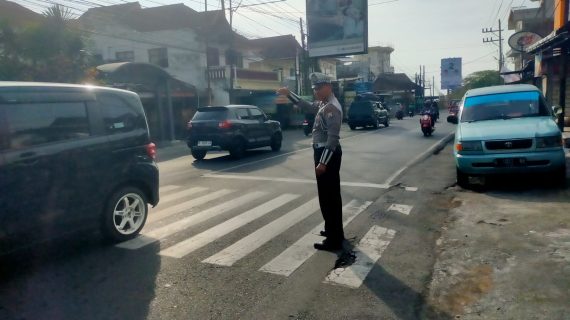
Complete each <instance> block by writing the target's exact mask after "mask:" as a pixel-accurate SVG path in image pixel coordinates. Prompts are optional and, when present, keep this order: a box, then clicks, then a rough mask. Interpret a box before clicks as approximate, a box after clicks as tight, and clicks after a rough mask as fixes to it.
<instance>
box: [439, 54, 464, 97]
mask: <svg viewBox="0 0 570 320" xmlns="http://www.w3.org/2000/svg"><path fill="white" fill-rule="evenodd" d="M462 82H463V76H462V74H461V58H446V59H441V89H443V90H446V89H451V90H453V89H456V88H458V87H461V83H462Z"/></svg>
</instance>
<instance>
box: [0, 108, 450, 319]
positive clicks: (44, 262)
mask: <svg viewBox="0 0 570 320" xmlns="http://www.w3.org/2000/svg"><path fill="white" fill-rule="evenodd" d="M453 129H454V128H453V126H452V125H449V124H447V123H438V128H437V130H436V132H435V134H434V135H433V136H432V137H428V138H425V137H423V135H422V134H421V132H420V130H419V123H418V117H417V116H416V117H414V118H412V119H409V118H405V119H404V120H402V121H397V120H395V119H392V122H391V126H390V127H388V128H380V129H378V130H362V129H360V130H356V131H350V130H348V128H343V132H342V134H341V137H342V141H341V145H342V148H343V163H342V168H341V181H342V196H343V204H344V205H345V208H344V212H345V213H344V217H345V220H347V221H346V227H345V233H346V237H347V238H348V239H349V241H348V242H347V244H346V248H345V251H344V252H339V253H330V252H316V251H315V250H313V249H312V243H313V242H314V241H315V240H320V239H321V238H320V237H319V236H318V235H317V231H318V230H319V229H320V226H319V224H320V223H322V217H321V215H320V212H319V210H318V203H317V202H316V201H315V197H316V184H315V182H314V171H313V170H314V168H313V164H312V156H313V155H312V149H311V148H310V142H311V140H310V138H307V137H304V136H303V135H302V132H301V130H295V131H286V132H285V133H284V142H283V148H282V150H281V151H280V152H272V151H270V150H263V149H260V150H254V151H249V152H248V153H247V156H246V157H245V158H244V159H241V160H239V161H234V160H231V159H230V158H229V156H228V154H227V153H223V152H219V153H212V154H208V155H207V157H206V159H205V160H203V161H200V162H197V161H194V160H193V158H192V157H191V156H190V155H189V152H188V150H187V148H186V147H185V146H183V145H181V146H178V147H177V146H173V147H169V148H167V149H164V150H161V151H159V157H160V159H162V160H161V161H160V163H159V167H160V172H161V203H160V204H159V205H158V206H157V208H153V209H151V212H150V216H149V221H148V222H147V225H146V227H145V228H144V229H143V232H142V234H143V235H142V236H141V237H139V238H137V239H135V240H132V241H129V242H126V243H123V244H120V245H118V246H103V245H101V244H100V242H99V241H98V240H97V239H96V237H93V236H91V235H83V236H82V237H79V239H73V240H71V241H69V240H66V241H64V242H61V241H60V242H54V243H50V244H47V245H42V246H38V247H36V248H32V249H31V250H29V251H26V252H25V253H21V254H19V255H17V256H16V257H11V258H10V259H9V260H8V261H4V262H2V267H1V268H0V271H1V274H0V319H238V318H240V319H380V318H381V319H390V318H394V319H416V318H418V317H420V314H421V312H422V307H423V298H422V297H423V293H424V291H425V288H426V284H427V283H428V282H429V280H430V278H431V271H432V266H433V259H434V256H433V248H434V245H435V239H436V238H437V232H438V230H439V227H440V225H441V223H442V221H443V218H444V216H445V213H446V212H447V211H446V210H447V209H448V208H447V203H445V201H443V202H442V200H441V199H442V197H438V199H439V200H438V202H440V203H434V202H433V196H434V194H441V193H442V191H443V190H445V188H446V187H447V186H449V185H450V184H452V183H453V178H454V177H453V175H452V174H453V172H448V171H449V170H441V169H439V167H438V165H437V164H438V162H437V161H438V156H441V153H440V155H433V153H434V151H435V153H437V152H438V151H440V150H439V149H441V148H436V146H437V145H438V144H441V142H442V141H443V140H444V139H445V138H446V137H449V133H450V132H452V130H453ZM441 145H442V146H443V144H441ZM444 152H447V153H446V154H447V156H448V153H449V152H450V150H449V148H445V149H443V151H442V153H444ZM335 265H336V267H338V268H335Z"/></svg>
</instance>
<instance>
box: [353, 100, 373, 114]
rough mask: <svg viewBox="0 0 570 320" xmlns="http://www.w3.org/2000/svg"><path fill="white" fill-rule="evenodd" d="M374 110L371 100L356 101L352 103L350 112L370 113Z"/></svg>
mask: <svg viewBox="0 0 570 320" xmlns="http://www.w3.org/2000/svg"><path fill="white" fill-rule="evenodd" d="M371 112H372V103H370V102H355V103H353V104H351V105H350V110H349V113H350V114H368V113H371Z"/></svg>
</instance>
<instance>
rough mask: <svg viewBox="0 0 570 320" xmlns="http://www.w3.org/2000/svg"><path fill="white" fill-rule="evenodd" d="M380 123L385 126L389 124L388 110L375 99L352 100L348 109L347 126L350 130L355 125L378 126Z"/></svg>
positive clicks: (354, 127)
mask: <svg viewBox="0 0 570 320" xmlns="http://www.w3.org/2000/svg"><path fill="white" fill-rule="evenodd" d="M380 124H383V125H384V126H385V127H388V126H389V125H390V116H389V115H388V110H386V108H384V107H383V106H382V104H381V103H380V102H376V101H362V100H360V101H354V102H353V103H352V104H351V105H350V109H348V126H349V127H350V129H351V130H354V129H356V127H366V126H373V127H374V128H378V127H379V126H380Z"/></svg>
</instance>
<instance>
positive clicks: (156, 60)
mask: <svg viewBox="0 0 570 320" xmlns="http://www.w3.org/2000/svg"><path fill="white" fill-rule="evenodd" d="M148 62H150V63H152V64H155V65H157V66H160V67H163V68H168V50H167V49H166V48H156V49H149V50H148Z"/></svg>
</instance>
